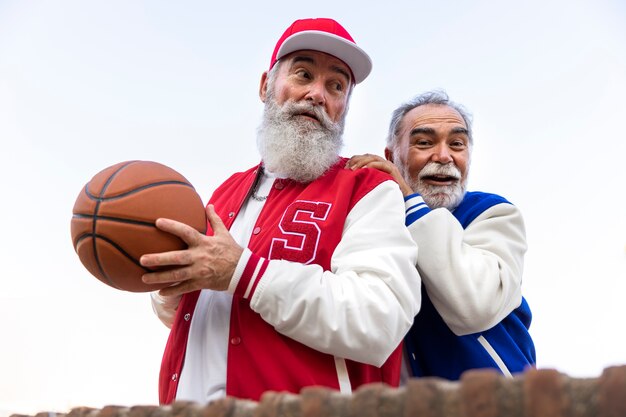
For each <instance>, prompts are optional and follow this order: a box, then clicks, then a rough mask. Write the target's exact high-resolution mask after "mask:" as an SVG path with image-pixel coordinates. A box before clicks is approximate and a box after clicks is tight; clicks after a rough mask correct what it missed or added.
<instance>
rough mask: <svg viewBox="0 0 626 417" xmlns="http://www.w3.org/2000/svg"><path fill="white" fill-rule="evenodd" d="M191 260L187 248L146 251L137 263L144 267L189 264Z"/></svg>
mask: <svg viewBox="0 0 626 417" xmlns="http://www.w3.org/2000/svg"><path fill="white" fill-rule="evenodd" d="M196 233H197V232H196ZM191 261H192V260H191V253H190V252H189V251H188V250H177V251H171V252H162V253H148V254H145V255H143V256H142V257H141V258H139V263H140V264H141V265H142V266H145V267H146V268H153V267H159V266H171V265H189V264H190V263H191Z"/></svg>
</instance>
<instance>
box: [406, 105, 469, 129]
mask: <svg viewBox="0 0 626 417" xmlns="http://www.w3.org/2000/svg"><path fill="white" fill-rule="evenodd" d="M435 126H450V127H463V128H465V129H467V125H466V124H465V120H463V117H462V116H461V114H460V113H459V112H458V111H456V110H455V109H454V108H452V107H450V106H447V105H445V104H425V105H423V106H418V107H415V108H414V109H411V110H410V111H409V112H407V114H405V115H404V117H403V118H402V126H401V130H402V131H405V130H407V129H413V128H415V127H435Z"/></svg>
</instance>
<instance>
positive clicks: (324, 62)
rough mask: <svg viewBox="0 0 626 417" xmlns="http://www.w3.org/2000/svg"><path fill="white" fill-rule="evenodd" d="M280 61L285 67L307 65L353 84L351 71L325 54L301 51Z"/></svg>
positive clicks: (338, 60) (339, 61)
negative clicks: (338, 76)
mask: <svg viewBox="0 0 626 417" xmlns="http://www.w3.org/2000/svg"><path fill="white" fill-rule="evenodd" d="M280 61H282V62H283V65H287V67H290V66H292V65H294V64H297V63H308V64H309V65H312V66H314V67H316V68H318V69H319V70H320V71H322V72H325V73H329V74H330V73H332V74H337V75H342V76H344V77H345V78H346V79H347V81H348V82H353V80H354V77H353V76H352V71H351V70H350V67H349V66H348V65H347V64H346V63H345V62H343V61H342V60H341V59H339V58H337V57H335V56H333V55H330V54H327V53H325V52H320V51H313V50H307V49H303V50H299V51H294V52H292V53H290V54H288V55H285V56H284V57H282V58H281V59H280Z"/></svg>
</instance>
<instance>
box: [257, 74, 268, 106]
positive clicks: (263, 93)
mask: <svg viewBox="0 0 626 417" xmlns="http://www.w3.org/2000/svg"><path fill="white" fill-rule="evenodd" d="M259 97H260V98H261V101H262V102H263V103H265V99H266V98H267V71H264V72H263V74H261V83H260V84H259Z"/></svg>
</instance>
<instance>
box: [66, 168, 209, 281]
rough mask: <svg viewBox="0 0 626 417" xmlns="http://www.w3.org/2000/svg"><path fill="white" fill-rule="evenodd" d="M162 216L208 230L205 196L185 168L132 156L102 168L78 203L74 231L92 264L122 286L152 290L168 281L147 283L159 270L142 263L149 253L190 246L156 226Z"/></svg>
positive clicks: (101, 276)
mask: <svg viewBox="0 0 626 417" xmlns="http://www.w3.org/2000/svg"><path fill="white" fill-rule="evenodd" d="M159 217H165V218H168V219H173V220H177V221H179V222H182V223H185V224H188V225H189V226H191V227H193V228H194V229H196V230H198V232H200V233H202V234H204V233H205V232H206V227H207V220H206V214H205V211H204V205H203V204H202V199H201V198H200V196H199V195H198V193H197V192H196V191H195V189H194V188H193V186H192V185H191V184H190V183H189V181H187V179H186V178H185V177H183V176H182V175H181V174H179V173H178V172H176V171H175V170H173V169H172V168H169V167H167V166H165V165H162V164H159V163H157V162H151V161H127V162H121V163H119V164H116V165H113V166H110V167H108V168H105V169H103V170H102V171H100V172H99V173H97V174H96V175H95V176H94V177H93V178H92V179H91V180H90V181H89V182H88V183H87V185H85V187H83V189H82V190H81V192H80V194H79V195H78V198H77V199H76V203H75V204H74V209H73V215H72V222H71V234H72V242H73V244H74V249H75V250H76V253H77V254H78V257H79V258H80V261H81V262H82V264H83V265H84V266H85V268H87V270H88V271H89V272H90V273H91V274H92V275H93V276H95V277H96V278H98V279H99V280H100V281H102V282H103V283H105V284H107V285H109V286H111V287H113V288H117V289H119V290H124V291H131V292H148V291H154V290H158V289H160V288H162V287H165V286H166V285H169V284H161V285H152V284H144V283H143V282H142V281H141V276H142V275H143V274H145V273H147V272H154V270H152V269H149V268H144V267H143V266H141V265H140V264H139V258H140V257H141V256H142V255H144V254H147V253H158V252H168V251H174V250H180V249H185V248H187V244H186V243H185V242H183V241H182V240H180V239H179V238H178V237H176V236H174V235H172V234H170V233H167V232H163V231H161V230H159V229H157V228H156V226H155V224H154V222H155V221H156V219H158V218H159Z"/></svg>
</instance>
